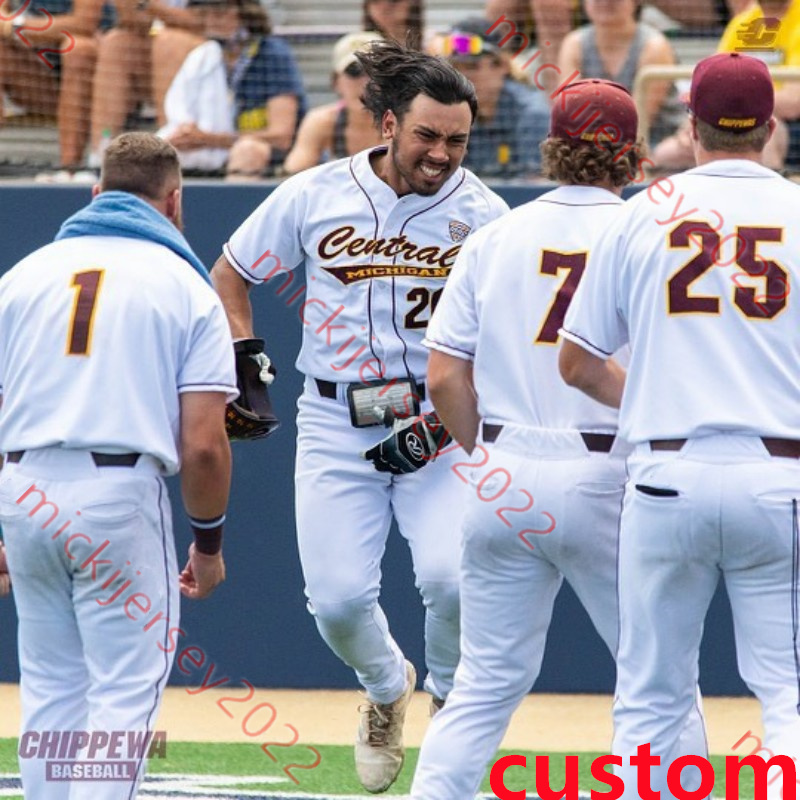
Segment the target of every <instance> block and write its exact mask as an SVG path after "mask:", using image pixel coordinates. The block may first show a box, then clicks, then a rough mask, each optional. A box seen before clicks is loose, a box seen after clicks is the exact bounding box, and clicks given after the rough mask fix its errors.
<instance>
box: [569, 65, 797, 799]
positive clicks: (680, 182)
mask: <svg viewBox="0 0 800 800" xmlns="http://www.w3.org/2000/svg"><path fill="white" fill-rule="evenodd" d="M689 107H690V112H691V130H692V139H693V142H694V149H695V157H696V160H697V164H698V166H697V167H695V168H694V169H691V170H688V171H687V172H685V173H682V174H680V175H678V176H675V177H673V178H672V179H669V180H662V181H658V182H657V183H654V184H653V185H652V186H650V187H649V188H648V190H647V191H643V192H641V193H640V194H639V195H637V196H636V197H635V198H634V199H632V200H631V201H629V202H628V203H627V204H626V207H625V208H624V209H623V210H622V211H621V213H620V214H619V215H618V217H617V218H616V219H614V220H613V221H612V223H611V225H610V226H609V230H608V231H607V233H606V235H605V236H604V238H603V239H602V240H601V242H600V243H599V244H598V246H597V247H596V248H595V252H594V255H593V265H594V266H593V268H592V270H590V271H588V272H587V274H586V276H585V277H584V280H583V282H582V283H581V285H580V288H579V290H578V293H577V295H576V297H575V300H574V302H573V303H572V305H571V307H570V310H569V313H568V314H567V317H566V320H565V324H564V328H563V334H564V336H565V337H566V338H567V339H568V340H569V341H568V342H565V344H564V347H563V350H562V353H561V371H562V374H563V375H564V377H565V379H566V380H567V382H568V383H570V384H571V385H573V386H576V387H578V388H580V389H582V390H583V391H585V392H586V393H587V394H589V395H590V396H591V397H593V398H595V399H597V400H600V401H601V402H604V403H607V404H609V405H612V406H619V405H620V402H621V410H620V432H621V433H622V435H624V436H625V438H626V439H628V440H629V441H630V442H631V443H633V444H634V445H635V450H634V452H633V454H632V456H631V459H630V464H629V471H630V481H629V483H628V486H627V489H626V496H625V505H624V510H623V513H622V526H621V532H620V560H619V597H620V600H619V602H620V625H621V629H620V643H619V653H618V662H617V663H618V677H617V693H616V698H615V704H614V722H615V734H614V753H615V754H616V755H618V756H619V757H621V763H622V764H623V766H622V767H621V769H619V774H620V775H621V776H622V778H623V779H624V782H625V793H624V795H623V796H624V797H625V798H637V797H640V796H644V794H640V792H641V788H642V787H641V785H640V787H639V790H638V791H637V775H636V770H637V769H639V768H640V766H641V765H636V766H634V765H631V766H628V765H629V763H630V762H629V757H630V756H634V759H635V757H636V755H637V748H641V749H642V751H641V752H640V754H639V755H640V759H639V760H640V761H641V759H643V758H645V757H646V751H647V748H648V747H649V748H650V749H651V750H652V756H653V761H649V763H647V764H646V767H647V770H645V771H646V772H648V773H649V779H650V786H651V787H652V790H653V791H655V792H659V791H660V792H661V797H662V798H672V797H675V796H677V795H680V796H686V795H685V794H684V793H682V792H681V790H680V787H679V786H678V783H677V781H678V779H679V773H680V770H679V769H670V770H669V777H668V776H667V770H668V768H669V767H670V765H671V764H672V763H673V762H674V761H675V760H676V759H677V758H678V757H679V756H684V755H687V756H688V755H695V754H697V751H696V750H691V749H687V748H686V747H685V745H684V743H682V742H679V740H678V733H679V731H680V729H681V725H682V722H683V720H684V718H685V717H686V715H687V714H688V713H689V712H690V710H691V708H692V705H693V702H694V692H693V687H694V685H695V682H696V681H697V672H698V649H699V646H700V639H701V636H702V631H703V621H704V618H705V615H706V611H707V609H708V605H709V602H710V601H711V597H712V595H713V594H714V591H715V589H716V586H717V583H718V581H719V579H720V576H722V577H724V579H725V585H726V588H727V592H728V595H729V597H730V601H731V607H732V609H733V621H734V627H735V631H736V644H737V651H738V664H739V669H740V672H741V675H742V677H743V679H744V680H745V681H746V683H747V684H748V686H749V687H750V689H751V690H752V691H753V692H754V693H755V694H756V696H757V697H758V699H759V700H760V702H761V704H762V707H763V719H764V727H765V730H766V739H765V745H766V746H767V747H769V748H770V749H771V750H772V751H773V752H775V753H779V754H783V755H784V756H790V757H791V758H794V759H795V760H796V759H797V758H798V756H800V716H798V696H797V692H798V678H799V677H800V676H799V675H798V666H797V665H798V661H797V657H798V656H797V619H798V612H799V611H800V609H798V591H797V587H798V556H797V553H798V546H799V545H798V524H797V505H798V496H799V495H800V462H798V457H800V440H799V439H798V436H799V435H800V434H798V413H797V409H798V407H800V381H798V375H800V324H799V323H800V317H799V316H798V307H797V303H796V298H795V296H794V293H793V291H790V290H793V289H794V284H793V281H795V280H797V279H798V277H800V247H799V246H798V243H797V240H796V239H795V238H794V237H795V236H796V233H795V231H796V215H797V208H798V204H800V188H798V187H797V186H795V185H793V184H791V183H789V182H787V181H785V180H784V179H783V178H781V177H780V176H778V175H777V174H775V173H774V172H772V171H771V170H769V169H766V168H765V167H764V166H762V163H761V157H762V152H763V148H764V145H765V144H766V142H767V141H768V140H769V138H770V136H771V134H772V131H773V130H774V127H775V120H774V119H773V117H772V112H773V88H772V81H771V80H770V75H769V72H768V70H767V68H766V67H765V66H764V64H763V63H762V62H760V61H758V60H756V59H753V58H749V57H747V56H744V55H741V54H737V53H733V54H720V55H715V56H711V57H710V58H707V59H704V60H703V61H701V62H700V63H699V64H698V65H697V67H696V68H695V71H694V75H693V78H692V84H691V93H690V101H689ZM626 342H630V344H631V351H632V356H631V362H630V367H629V370H628V373H627V379H626V380H625V379H624V376H623V375H622V373H621V372H620V371H619V369H617V368H616V367H615V365H614V362H613V361H610V360H608V355H609V354H610V353H613V352H614V351H616V350H617V348H619V347H620V346H622V345H623V344H624V343H626ZM623 387H624V394H623ZM699 755H705V754H704V753H702V752H701V753H699ZM655 757H659V758H660V764H656V763H655ZM782 761H783V764H782V766H783V767H785V768H786V769H785V771H784V777H786V779H787V780H788V781H790V782H793V780H794V777H793V773H794V765H793V764H792V763H791V761H789V759H788V758H784V759H782ZM681 763H686V762H681ZM709 773H710V769H709V770H706V771H704V774H703V783H702V787H701V790H700V791H699V794H698V795H697V796H705V795H706V794H709V793H710V788H711V786H712V785H713V773H711V774H709ZM787 773H788V777H787ZM770 775H771V777H770V780H771V781H772V780H773V778H777V777H779V775H780V771H779V770H778V769H777V768H773V770H771V772H770ZM762 777H763V776H762ZM640 780H641V778H640ZM730 781H731V778H730V774H729V777H728V784H727V785H728V791H729V792H730V791H733V794H735V790H731V788H730V787H731V783H730ZM781 783H782V782H781V781H775V782H774V783H773V784H772V786H771V789H770V792H771V796H773V797H778V795H779V791H780V786H781ZM684 786H685V781H684ZM757 795H758V793H757Z"/></svg>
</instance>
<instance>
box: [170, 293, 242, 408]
mask: <svg viewBox="0 0 800 800" xmlns="http://www.w3.org/2000/svg"><path fill="white" fill-rule="evenodd" d="M178 392H179V393H180V394H182V393H183V392H224V393H225V396H226V398H225V401H226V402H228V403H229V402H230V401H231V400H235V399H236V398H237V397H238V396H239V391H238V389H237V388H236V365H235V360H234V355H233V343H232V340H231V331H230V327H229V326H228V320H227V318H226V317H225V311H224V309H223V307H222V303H221V301H220V300H219V298H218V297H216V295H214V296H213V297H211V300H210V302H208V303H204V304H203V310H202V311H201V312H200V313H196V315H195V320H194V324H193V325H192V327H191V331H190V333H189V336H188V337H187V340H186V350H185V352H184V354H183V362H182V363H181V365H180V369H179V371H178Z"/></svg>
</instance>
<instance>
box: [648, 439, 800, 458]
mask: <svg viewBox="0 0 800 800" xmlns="http://www.w3.org/2000/svg"><path fill="white" fill-rule="evenodd" d="M759 438H760V439H761V441H762V442H763V443H764V447H765V448H766V449H767V452H768V453H769V454H770V455H771V456H773V457H774V458H800V440H798V439H778V438H776V437H774V436H761V437H759ZM686 442H687V440H686V439H652V440H651V441H650V449H651V450H680V449H681V448H682V447H683V446H684V445H685V444H686Z"/></svg>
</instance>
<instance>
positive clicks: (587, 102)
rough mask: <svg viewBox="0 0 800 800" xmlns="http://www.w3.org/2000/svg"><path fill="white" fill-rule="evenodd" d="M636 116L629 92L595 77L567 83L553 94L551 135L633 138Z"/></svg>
mask: <svg viewBox="0 0 800 800" xmlns="http://www.w3.org/2000/svg"><path fill="white" fill-rule="evenodd" d="M638 124H639V117H638V115H637V114H636V106H635V105H634V102H633V98H632V97H631V95H630V92H629V91H628V90H627V89H626V88H625V87H624V86H621V85H620V84H618V83H614V82H613V81H604V80H600V79H598V78H592V79H586V80H581V81H575V82H574V83H568V84H567V85H566V86H564V87H562V88H561V89H559V90H558V91H557V92H556V94H555V97H554V98H553V107H552V109H551V110H550V136H553V137H556V138H559V139H571V140H573V141H584V142H594V143H595V144H598V143H599V142H598V141H597V140H598V139H599V141H600V142H603V141H611V142H615V143H616V142H635V141H636V128H637V127H638Z"/></svg>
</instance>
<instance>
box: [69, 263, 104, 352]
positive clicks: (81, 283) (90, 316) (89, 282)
mask: <svg viewBox="0 0 800 800" xmlns="http://www.w3.org/2000/svg"><path fill="white" fill-rule="evenodd" d="M104 274H105V270H103V269H89V270H86V271H85V272H75V273H73V275H72V283H71V284H70V286H71V287H72V288H73V289H74V290H75V301H74V302H73V304H72V314H71V316H70V320H69V330H68V331H67V355H70V356H88V355H89V351H90V350H91V346H92V323H93V322H94V312H95V309H96V307H97V298H98V295H99V294H100V289H101V288H102V286H103V275H104Z"/></svg>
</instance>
